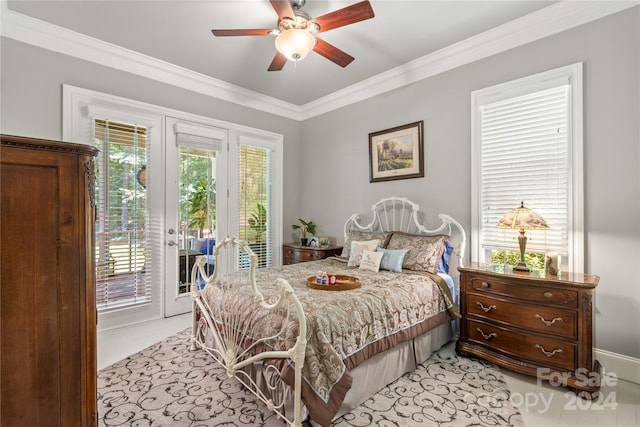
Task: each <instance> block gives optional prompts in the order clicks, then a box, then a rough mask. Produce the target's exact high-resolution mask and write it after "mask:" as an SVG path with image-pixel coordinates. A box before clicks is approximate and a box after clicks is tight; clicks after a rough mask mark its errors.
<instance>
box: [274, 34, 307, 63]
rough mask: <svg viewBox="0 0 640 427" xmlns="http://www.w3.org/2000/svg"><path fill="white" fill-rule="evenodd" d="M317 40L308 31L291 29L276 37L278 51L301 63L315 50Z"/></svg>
mask: <svg viewBox="0 0 640 427" xmlns="http://www.w3.org/2000/svg"><path fill="white" fill-rule="evenodd" d="M315 45H316V38H315V37H314V36H313V35H312V34H311V33H310V32H309V31H307V30H302V29H299V28H291V29H288V30H285V31H282V32H281V33H280V34H278V37H276V49H278V52H280V53H281V54H283V55H284V56H285V57H286V58H287V59H289V60H291V61H300V60H301V59H304V58H305V56H307V55H308V54H309V52H311V51H312V50H313V48H314V47H315Z"/></svg>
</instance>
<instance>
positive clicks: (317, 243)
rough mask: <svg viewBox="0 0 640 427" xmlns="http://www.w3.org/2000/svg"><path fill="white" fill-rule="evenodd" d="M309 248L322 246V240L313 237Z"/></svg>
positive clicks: (308, 244)
mask: <svg viewBox="0 0 640 427" xmlns="http://www.w3.org/2000/svg"><path fill="white" fill-rule="evenodd" d="M307 246H310V247H312V248H317V247H319V246H320V240H319V238H318V236H313V237H311V238H310V239H309V242H308V243H307Z"/></svg>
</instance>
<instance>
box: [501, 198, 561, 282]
mask: <svg viewBox="0 0 640 427" xmlns="http://www.w3.org/2000/svg"><path fill="white" fill-rule="evenodd" d="M497 227H498V228H519V229H520V235H519V236H518V246H519V247H520V262H519V263H518V265H516V266H515V267H513V269H514V270H516V271H531V270H530V269H529V267H528V266H527V263H526V262H525V260H524V253H525V249H526V247H527V237H526V236H525V235H524V233H525V230H546V229H548V228H549V226H548V225H547V222H546V221H545V220H544V219H542V217H541V216H540V215H538V214H537V213H535V212H533V211H532V210H531V209H529V208H525V207H524V202H520V207H518V208H515V209H512V210H510V211H509V212H507V213H506V214H505V215H504V216H503V217H502V218H500V221H498V225H497Z"/></svg>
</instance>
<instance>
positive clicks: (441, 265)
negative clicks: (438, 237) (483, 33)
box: [438, 240, 453, 274]
mask: <svg viewBox="0 0 640 427" xmlns="http://www.w3.org/2000/svg"><path fill="white" fill-rule="evenodd" d="M452 254H453V245H452V244H451V243H449V241H448V240H447V241H445V242H444V251H443V252H442V257H440V261H439V262H438V273H444V274H449V259H450V258H451V255H452Z"/></svg>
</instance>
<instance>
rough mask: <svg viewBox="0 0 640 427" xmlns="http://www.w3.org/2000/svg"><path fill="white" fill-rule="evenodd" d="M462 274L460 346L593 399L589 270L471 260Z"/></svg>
mask: <svg viewBox="0 0 640 427" xmlns="http://www.w3.org/2000/svg"><path fill="white" fill-rule="evenodd" d="M458 270H459V271H460V312H461V314H462V320H461V323H460V339H459V340H458V342H457V344H456V351H457V352H458V354H460V355H462V356H476V357H480V358H483V359H486V360H488V361H490V362H493V363H495V364H497V365H500V366H503V367H505V368H508V369H511V370H513V371H516V372H519V373H521V374H526V375H532V376H536V377H538V378H541V379H544V380H549V381H552V382H553V384H561V385H565V386H567V387H569V388H571V389H573V390H574V391H575V392H576V393H577V394H578V395H580V396H581V397H584V398H587V399H594V398H597V396H598V391H599V390H600V378H601V374H602V372H601V366H600V363H599V362H598V361H597V360H595V359H594V357H593V341H594V339H593V337H594V314H593V313H594V304H595V301H594V298H595V288H596V286H597V285H598V281H599V278H598V276H595V275H589V274H573V273H566V272H561V273H560V275H558V276H551V275H545V274H544V272H543V271H535V270H534V271H532V272H529V273H522V272H514V271H513V270H512V269H511V267H508V266H507V267H505V266H502V265H488V264H475V263H473V264H471V266H469V267H459V268H458Z"/></svg>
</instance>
